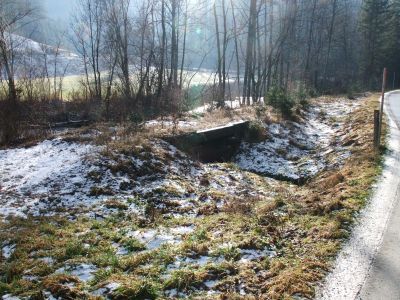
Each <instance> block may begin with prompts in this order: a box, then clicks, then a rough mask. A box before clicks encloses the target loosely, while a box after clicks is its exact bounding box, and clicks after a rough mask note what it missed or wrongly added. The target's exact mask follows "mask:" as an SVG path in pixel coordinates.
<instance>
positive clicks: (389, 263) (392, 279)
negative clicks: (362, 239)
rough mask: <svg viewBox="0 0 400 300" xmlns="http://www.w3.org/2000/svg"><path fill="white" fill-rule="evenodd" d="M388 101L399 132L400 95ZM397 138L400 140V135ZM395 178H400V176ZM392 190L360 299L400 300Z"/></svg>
mask: <svg viewBox="0 0 400 300" xmlns="http://www.w3.org/2000/svg"><path fill="white" fill-rule="evenodd" d="M386 100H387V107H386V109H387V112H388V113H389V116H390V118H391V119H392V120H393V121H394V122H393V123H395V125H396V126H397V128H398V129H400V92H395V93H391V94H389V95H388V97H387V99H386ZM392 138H393V137H392ZM395 138H398V139H400V136H397V137H395ZM389 155H390V154H389ZM395 167H397V168H399V166H395ZM396 175H397V176H400V173H397V174H396ZM391 189H393V190H394V191H396V193H395V201H394V206H393V209H392V213H391V215H390V217H389V220H388V223H387V227H386V231H385V232H384V234H383V238H382V243H381V245H380V247H379V249H378V251H377V253H376V255H375V257H374V260H373V262H372V265H371V267H370V270H369V274H368V276H367V278H366V281H365V283H364V285H363V286H362V288H361V290H360V292H359V294H358V299H362V300H399V299H400V185H399V184H398V185H397V186H392V187H391Z"/></svg>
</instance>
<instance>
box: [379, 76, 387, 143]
mask: <svg viewBox="0 0 400 300" xmlns="http://www.w3.org/2000/svg"><path fill="white" fill-rule="evenodd" d="M386 78H387V69H386V68H384V69H383V81H382V95H381V110H380V113H379V125H378V147H379V146H380V144H381V136H382V121H383V109H384V107H385V106H384V104H385V89H386Z"/></svg>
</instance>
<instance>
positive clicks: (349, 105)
mask: <svg viewBox="0 0 400 300" xmlns="http://www.w3.org/2000/svg"><path fill="white" fill-rule="evenodd" d="M358 106H359V102H356V101H353V102H349V101H346V103H344V102H336V103H329V102H328V103H321V104H320V105H318V106H314V107H312V108H311V109H310V110H309V111H307V112H305V115H304V121H303V122H302V123H296V122H292V121H285V122H283V123H281V124H278V123H271V124H265V130H266V132H267V136H268V138H267V140H266V141H263V142H261V143H245V142H244V143H242V145H241V148H240V149H239V151H238V153H237V154H236V156H235V157H234V159H233V161H234V162H235V163H236V164H237V165H238V166H239V167H240V168H241V169H243V170H248V171H252V172H256V173H259V174H263V175H266V176H271V177H273V178H278V179H284V180H290V181H294V182H303V181H305V180H307V179H309V178H311V177H313V176H314V175H316V174H317V173H318V172H320V171H322V170H323V169H325V168H328V167H332V166H334V165H335V166H337V164H338V163H339V162H340V161H343V159H345V158H346V157H348V156H349V155H350V153H349V152H348V151H347V150H346V149H345V148H342V147H341V146H340V145H335V140H334V138H335V137H336V136H337V135H338V133H339V132H340V130H341V127H340V125H341V123H340V122H339V121H336V120H332V119H335V118H339V117H341V116H345V115H348V114H350V113H351V112H352V111H353V110H354V109H356V108H357V107H358ZM326 116H329V118H330V119H328V118H327V117H326ZM334 148H335V150H336V151H337V152H338V153H339V154H338V155H337V156H338V157H337V159H336V160H334V161H328V154H329V153H330V152H332V149H334Z"/></svg>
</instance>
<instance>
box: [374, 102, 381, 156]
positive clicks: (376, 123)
mask: <svg viewBox="0 0 400 300" xmlns="http://www.w3.org/2000/svg"><path fill="white" fill-rule="evenodd" d="M379 115H380V113H379V109H376V110H375V111H374V148H375V150H378V149H379Z"/></svg>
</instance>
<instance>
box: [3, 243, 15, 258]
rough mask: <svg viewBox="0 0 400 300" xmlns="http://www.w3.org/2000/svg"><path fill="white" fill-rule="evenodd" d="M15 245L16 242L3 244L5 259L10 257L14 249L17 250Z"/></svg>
mask: <svg viewBox="0 0 400 300" xmlns="http://www.w3.org/2000/svg"><path fill="white" fill-rule="evenodd" d="M15 247H16V245H15V244H9V245H5V246H3V248H2V254H3V257H4V258H5V259H9V258H10V257H11V255H12V254H13V253H14V251H15Z"/></svg>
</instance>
